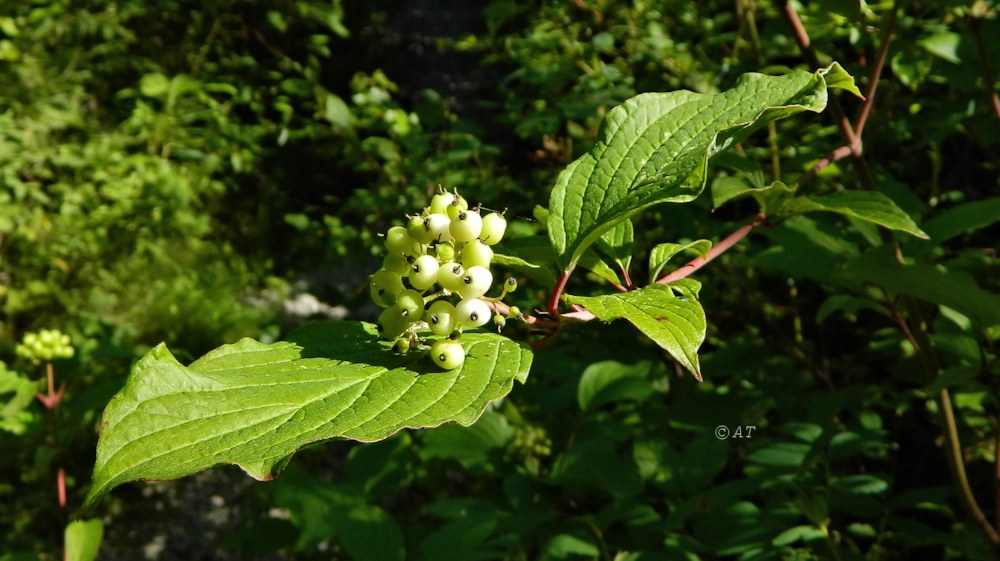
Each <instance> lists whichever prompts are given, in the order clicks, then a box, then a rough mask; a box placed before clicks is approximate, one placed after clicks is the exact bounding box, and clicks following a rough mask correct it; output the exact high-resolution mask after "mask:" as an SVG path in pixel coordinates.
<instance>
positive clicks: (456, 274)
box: [437, 261, 465, 292]
mask: <svg viewBox="0 0 1000 561" xmlns="http://www.w3.org/2000/svg"><path fill="white" fill-rule="evenodd" d="M464 276H465V267H463V266H461V265H459V264H458V263H455V262H454V261H445V262H444V263H442V264H441V267H440V268H438V278H437V281H438V284H440V285H441V288H444V289H445V290H450V291H452V292H458V289H459V288H460V287H461V286H462V278H463V277H464Z"/></svg>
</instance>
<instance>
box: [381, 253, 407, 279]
mask: <svg viewBox="0 0 1000 561" xmlns="http://www.w3.org/2000/svg"><path fill="white" fill-rule="evenodd" d="M382 268H383V269H384V270H386V271H389V272H390V273H396V274H397V275H399V276H403V275H406V274H408V273H409V272H410V262H409V261H408V260H407V259H406V257H403V256H402V255H400V254H398V253H390V254H389V255H386V256H385V259H383V260H382Z"/></svg>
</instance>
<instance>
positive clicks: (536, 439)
mask: <svg viewBox="0 0 1000 561" xmlns="http://www.w3.org/2000/svg"><path fill="white" fill-rule="evenodd" d="M507 451H508V453H509V454H510V455H511V456H515V457H522V458H523V457H546V456H548V455H550V454H552V440H551V439H549V436H548V433H546V431H545V429H544V428H542V427H536V426H525V427H520V428H518V429H517V430H516V431H514V437H513V438H512V439H511V440H510V443H509V444H508V445H507Z"/></svg>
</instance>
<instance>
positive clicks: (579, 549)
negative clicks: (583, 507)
mask: <svg viewBox="0 0 1000 561" xmlns="http://www.w3.org/2000/svg"><path fill="white" fill-rule="evenodd" d="M600 554H601V550H599V549H597V546H596V545H594V544H592V543H590V542H588V541H584V540H582V539H580V538H578V537H576V536H572V535H570V534H559V535H558V536H553V538H552V539H550V540H549V541H548V543H546V544H545V546H544V547H542V558H543V559H572V558H574V557H589V558H591V559H593V558H596V557H598V556H599V555H600Z"/></svg>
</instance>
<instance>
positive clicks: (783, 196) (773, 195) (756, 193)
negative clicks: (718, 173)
mask: <svg viewBox="0 0 1000 561" xmlns="http://www.w3.org/2000/svg"><path fill="white" fill-rule="evenodd" d="M797 188H798V186H797V185H791V186H789V185H785V184H784V183H782V182H780V181H775V182H774V183H772V184H770V185H766V186H764V187H754V186H752V185H750V184H748V183H746V182H745V181H743V180H742V179H739V178H736V177H724V178H722V179H720V180H718V181H716V182H715V183H713V184H712V208H713V209H716V208H719V207H720V206H722V205H724V204H725V203H727V202H729V201H731V200H733V199H738V198H741V197H745V196H748V195H749V196H751V197H753V198H754V199H756V200H757V205H758V206H760V211H761V212H763V213H764V214H765V215H770V214H771V212H772V210H773V209H777V208H779V207H780V206H781V205H782V204H784V203H785V201H787V200H788V199H789V198H791V196H792V195H793V194H794V193H795V190H796V189H797Z"/></svg>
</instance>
